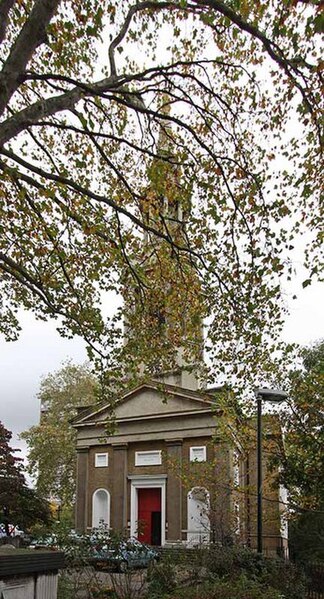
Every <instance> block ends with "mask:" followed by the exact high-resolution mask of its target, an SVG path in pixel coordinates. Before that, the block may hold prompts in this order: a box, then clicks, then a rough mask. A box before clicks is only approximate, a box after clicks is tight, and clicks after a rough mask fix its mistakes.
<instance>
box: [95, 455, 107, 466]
mask: <svg viewBox="0 0 324 599" xmlns="http://www.w3.org/2000/svg"><path fill="white" fill-rule="evenodd" d="M105 466H108V453H96V457H95V467H96V468H104V467H105Z"/></svg>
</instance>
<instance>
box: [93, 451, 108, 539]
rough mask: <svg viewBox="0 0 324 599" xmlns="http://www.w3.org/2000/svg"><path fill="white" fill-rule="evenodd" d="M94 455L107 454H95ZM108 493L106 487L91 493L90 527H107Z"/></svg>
mask: <svg viewBox="0 0 324 599" xmlns="http://www.w3.org/2000/svg"><path fill="white" fill-rule="evenodd" d="M96 455H108V454H107V453H106V454H102V453H99V454H96ZM109 525H110V494H109V492H108V491H107V490H106V489H97V490H96V491H95V492H94V494H93V495H92V528H101V529H105V530H107V529H109Z"/></svg>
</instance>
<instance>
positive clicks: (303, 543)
mask: <svg viewBox="0 0 324 599" xmlns="http://www.w3.org/2000/svg"><path fill="white" fill-rule="evenodd" d="M289 556H290V559H292V560H294V561H297V562H316V561H320V562H324V513H323V512H320V511H319V512H305V513H303V514H299V515H298V516H296V517H295V518H294V519H293V520H292V521H291V522H290V523H289Z"/></svg>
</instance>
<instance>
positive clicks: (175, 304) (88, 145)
mask: <svg viewBox="0 0 324 599" xmlns="http://www.w3.org/2000/svg"><path fill="white" fill-rule="evenodd" d="M320 6H321V2H320V1H319V0H318V1H316V0H309V1H307V0H305V1H298V0H286V1H285V2H282V0H272V1H270V0H269V1H265V2H257V1H255V0H251V1H250V0H226V1H225V0H170V1H169V0H148V1H147V0H143V1H139V2H134V3H131V2H130V1H124V2H120V1H118V0H112V1H109V2H108V1H107V2H104V3H98V2H96V1H94V0H86V1H85V0H74V1H73V2H70V1H68V0H22V1H19V2H18V0H0V17H1V19H0V22H1V26H0V60H1V70H0V117H1V122H0V172H1V175H0V176H1V189H0V198H1V205H0V223H1V225H0V227H1V241H0V243H1V247H0V268H1V271H2V281H1V285H2V289H1V296H2V298H3V299H2V303H1V310H2V314H1V321H0V322H1V329H2V331H3V332H4V333H5V335H6V336H7V338H8V339H13V338H15V336H16V334H17V330H18V329H19V324H18V320H17V310H18V308H19V307H21V306H23V307H25V308H28V309H31V310H33V311H34V312H35V313H36V315H37V316H38V317H41V318H48V317H50V316H52V317H54V318H57V317H60V325H59V326H60V330H61V331H62V332H63V333H64V334H72V335H73V334H81V335H83V336H84V337H85V339H86V340H87V342H88V344H89V347H91V348H92V349H93V350H95V351H97V352H99V354H100V355H101V356H102V357H103V358H104V359H106V358H107V357H109V356H112V355H113V354H112V353H111V348H112V346H113V345H114V343H115V342H116V340H118V338H119V336H120V330H119V326H118V322H117V323H116V321H115V320H113V321H112V322H111V321H108V322H107V321H106V320H105V319H104V318H103V314H102V312H101V301H102V295H101V292H102V291H115V292H116V291H117V292H119V291H120V287H121V285H123V284H125V280H126V281H127V286H128V287H129V286H133V287H134V288H135V291H134V292H136V293H137V294H138V295H139V296H140V300H141V301H139V302H138V305H139V306H140V307H142V306H143V305H144V304H145V299H146V297H147V295H149V294H150V290H151V288H152V278H151V277H150V276H148V271H147V269H144V268H142V265H141V262H140V260H138V257H139V255H141V251H142V250H141V247H140V244H141V238H142V236H143V234H146V242H147V244H148V245H147V246H146V251H147V254H152V255H154V254H156V253H157V249H156V248H157V241H158V246H159V259H158V260H156V261H155V264H154V268H155V269H157V268H158V266H159V264H160V257H161V252H162V253H163V256H164V257H166V259H167V261H169V264H170V263H171V262H172V263H173V264H176V263H178V264H179V268H178V269H177V268H174V269H173V270H174V279H172V280H171V281H170V282H169V286H168V289H171V288H172V287H173V283H174V282H176V283H177V285H178V289H179V292H178V297H177V298H175V296H174V294H172V293H171V294H168V293H167V294H166V298H165V300H164V302H166V303H168V302H169V309H170V310H177V309H178V312H176V315H178V313H179V314H180V313H181V302H182V301H183V298H184V297H185V296H186V295H188V294H189V295H190V290H191V288H192V285H191V283H192V274H191V271H190V269H188V268H187V267H183V264H184V263H185V264H186V265H187V264H188V261H191V264H192V268H194V269H196V270H197V271H198V272H199V277H200V278H199V284H200V292H199V293H200V298H201V299H200V302H196V304H197V303H198V304H200V305H202V304H203V311H204V314H206V313H209V314H210V316H211V318H210V322H211V326H210V340H211V344H210V345H211V346H212V348H213V352H214V356H216V357H217V364H218V365H221V364H223V363H224V362H226V361H227V362H228V363H230V364H232V365H234V366H235V368H236V369H237V370H238V373H239V374H240V372H242V364H243V363H246V362H247V361H249V364H250V370H251V371H252V370H253V365H254V364H258V368H259V370H260V365H261V362H262V349H260V351H258V350H257V348H261V347H262V342H263V341H264V340H266V339H268V338H269V337H273V336H274V333H275V325H280V319H281V305H280V301H281V290H280V280H279V279H280V276H281V275H282V274H283V273H284V272H286V271H287V270H288V271H289V268H290V264H289V251H291V246H293V245H294V238H295V236H296V235H298V234H299V233H300V232H303V230H304V229H305V228H306V229H307V228H308V229H309V231H310V232H311V233H310V236H311V240H310V241H311V243H310V248H311V249H312V254H311V255H310V254H309V253H308V254H307V256H306V258H307V260H308V262H309V264H310V265H311V266H309V275H308V277H307V279H306V281H305V283H304V284H305V285H307V284H309V282H310V281H311V279H312V277H313V276H316V274H317V271H318V261H317V251H318V247H319V236H318V227H319V223H320V222H321V216H320V211H319V209H318V195H319V182H320V172H321V159H320V155H321V130H320V108H321V106H320V101H321V94H320V85H321V77H322V70H321V69H322V66H321V60H320V43H319V40H318V38H319V34H320V32H321V29H322V27H323V18H322V15H321V12H320ZM169 108H171V110H169ZM161 132H162V134H164V137H165V138H167V139H168V142H169V143H168V144H167V151H166V150H165V147H166V146H165V145H164V149H163V151H162V150H161V145H160V146H159V143H158V138H159V136H161ZM152 164H153V165H154V164H155V165H158V166H157V167H156V169H155V174H154V169H153V173H152V168H151V167H152ZM161 164H164V165H165V166H166V167H168V168H169V169H171V175H170V176H169V177H168V178H167V185H165V180H164V184H163V185H162V186H161V184H160V179H161ZM162 171H163V169H162ZM154 186H155V187H154ZM170 203H171V205H172V204H173V208H174V206H175V205H176V208H177V209H176V210H170ZM167 204H168V205H169V208H168V209H167V208H166V205H167ZM191 204H192V207H191V210H190V205H191ZM180 213H181V214H182V216H180ZM189 213H191V214H190V218H188V214H189ZM183 215H185V216H183ZM184 220H185V221H186V223H185V224H184ZM175 224H176V225H178V226H174V225H175ZM179 230H180V231H181V234H179ZM287 253H288V255H287ZM186 257H187V258H186ZM184 258H185V260H184ZM163 264H164V260H163V259H162V266H161V273H162V274H163V272H164V270H163ZM168 270H170V269H168ZM149 274H151V273H149ZM288 274H289V272H288ZM164 287H166V285H165V284H164ZM153 312H154V314H155V315H157V318H158V319H159V318H160V310H156V309H155V310H153ZM151 316H152V311H151ZM192 321H195V315H193V318H192ZM189 338H190V335H189ZM238 340H239V342H238ZM153 345H154V344H153ZM159 350H160V348H159ZM213 352H212V354H213Z"/></svg>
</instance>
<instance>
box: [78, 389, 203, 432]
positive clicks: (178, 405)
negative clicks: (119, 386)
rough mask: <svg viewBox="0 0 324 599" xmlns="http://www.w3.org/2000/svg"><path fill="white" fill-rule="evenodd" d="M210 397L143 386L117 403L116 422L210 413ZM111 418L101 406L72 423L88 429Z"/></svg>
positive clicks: (127, 393) (106, 408) (107, 411)
mask: <svg viewBox="0 0 324 599" xmlns="http://www.w3.org/2000/svg"><path fill="white" fill-rule="evenodd" d="M211 406H212V402H211V400H210V397H208V396H207V397H206V395H204V394H202V393H199V392H196V391H191V390H189V389H182V388H179V387H175V386H173V385H164V386H163V387H162V386H161V385H158V384H154V383H152V384H143V385H141V386H139V387H137V388H136V389H133V390H131V391H129V392H126V393H125V394H123V395H122V396H121V397H120V398H119V400H118V401H117V403H116V407H115V412H114V414H115V418H116V421H117V422H118V421H124V420H134V419H138V418H140V419H144V418H154V417H161V418H163V417H167V416H172V415H176V414H177V415H181V414H183V415H184V414H189V413H192V412H202V411H206V410H208V411H210V409H211ZM110 417H111V407H110V405H109V404H106V405H105V404H101V405H100V406H97V407H96V408H95V409H94V408H92V409H91V410H87V411H86V412H81V413H80V414H79V415H78V416H77V417H76V418H75V419H74V421H73V423H72V424H73V426H75V427H78V426H86V425H91V424H94V423H100V422H105V421H106V420H107V419H109V418H110Z"/></svg>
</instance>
